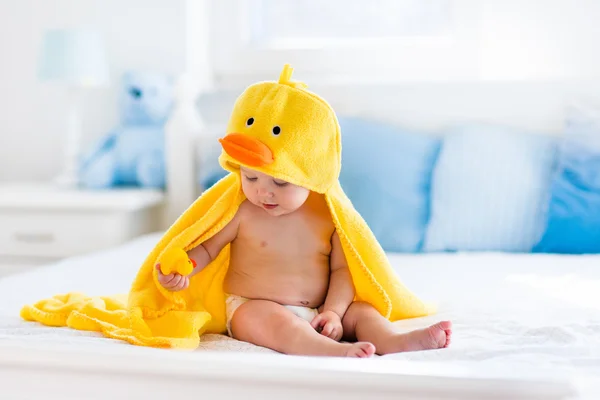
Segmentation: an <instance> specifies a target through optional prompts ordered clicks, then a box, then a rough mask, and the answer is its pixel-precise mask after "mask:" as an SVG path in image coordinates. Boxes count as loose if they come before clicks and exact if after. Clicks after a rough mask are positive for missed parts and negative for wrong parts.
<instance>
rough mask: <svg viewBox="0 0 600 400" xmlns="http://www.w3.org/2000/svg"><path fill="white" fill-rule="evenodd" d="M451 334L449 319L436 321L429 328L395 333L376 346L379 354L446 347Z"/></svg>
mask: <svg viewBox="0 0 600 400" xmlns="http://www.w3.org/2000/svg"><path fill="white" fill-rule="evenodd" d="M451 336H452V323H451V322H450V321H442V322H438V323H437V324H435V325H431V326H430V327H429V328H425V329H419V330H416V331H412V332H408V333H401V334H396V335H394V336H393V338H391V339H390V340H389V341H387V342H386V343H385V345H383V346H378V350H379V351H380V352H381V354H390V353H400V352H404V351H419V350H432V349H441V348H444V347H448V345H449V344H450V338H451Z"/></svg>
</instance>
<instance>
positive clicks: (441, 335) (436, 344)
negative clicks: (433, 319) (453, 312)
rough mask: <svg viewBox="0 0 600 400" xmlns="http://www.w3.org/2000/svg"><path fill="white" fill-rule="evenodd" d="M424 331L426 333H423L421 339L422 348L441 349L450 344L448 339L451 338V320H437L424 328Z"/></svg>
mask: <svg viewBox="0 0 600 400" xmlns="http://www.w3.org/2000/svg"><path fill="white" fill-rule="evenodd" d="M424 331H425V332H427V335H425V334H423V336H424V337H423V338H422V340H421V344H422V345H423V350H428V349H441V348H446V347H448V346H449V345H450V339H451V338H452V322H450V321H442V322H438V323H437V324H435V325H431V326H430V327H429V328H426V329H424Z"/></svg>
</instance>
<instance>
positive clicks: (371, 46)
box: [211, 0, 479, 82]
mask: <svg viewBox="0 0 600 400" xmlns="http://www.w3.org/2000/svg"><path fill="white" fill-rule="evenodd" d="M478 3H479V2H478V0H216V1H214V2H213V3H212V7H213V9H212V16H213V17H212V18H211V22H212V30H211V32H212V39H211V47H212V52H211V55H212V59H213V69H214V72H215V75H216V78H217V80H218V81H219V80H221V81H231V80H232V79H233V80H235V79H236V78H238V79H242V80H252V79H257V78H258V79H264V77H265V75H270V76H273V74H277V73H278V72H279V71H280V69H281V67H282V65H283V64H284V63H291V64H292V65H293V66H294V68H296V69H297V70H301V71H302V76H303V77H307V76H310V79H311V81H313V82H314V81H315V80H317V81H318V80H327V81H328V82H332V81H333V82H336V81H339V82H346V81H382V82H387V81H390V80H402V81H406V80H424V79H425V80H447V79H460V78H464V77H466V76H468V75H470V74H472V73H473V71H476V67H477V62H476V61H477V51H476V49H477V35H476V33H477V21H478V18H477V15H478V14H477V13H478ZM311 75H312V76H311Z"/></svg>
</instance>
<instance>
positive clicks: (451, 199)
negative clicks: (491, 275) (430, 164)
mask: <svg viewBox="0 0 600 400" xmlns="http://www.w3.org/2000/svg"><path fill="white" fill-rule="evenodd" d="M555 143H556V140H555V139H554V138H552V137H549V136H545V135H536V134H531V133H527V132H521V131H518V130H516V129H510V128H506V127H502V126H497V125H483V124H481V125H478V124H473V125H467V126H459V127H456V128H455V129H453V130H451V132H449V133H448V135H447V136H446V137H445V138H444V142H443V144H442V149H441V151H440V155H439V158H438V162H437V165H436V168H435V170H434V173H433V180H432V188H431V191H432V193H431V195H432V199H431V219H430V223H429V227H428V229H427V234H426V238H425V244H424V250H425V251H507V252H527V251H531V249H532V247H533V245H534V244H535V243H536V242H537V241H538V240H539V238H540V236H541V234H542V231H543V229H544V221H545V210H544V207H543V205H544V204H545V203H546V202H547V200H548V196H549V191H550V189H549V187H550V181H551V173H552V169H553V165H554V160H555V153H556V151H555V148H556V144H555Z"/></svg>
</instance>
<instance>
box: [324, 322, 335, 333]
mask: <svg viewBox="0 0 600 400" xmlns="http://www.w3.org/2000/svg"><path fill="white" fill-rule="evenodd" d="M333 328H334V326H333V324H332V323H331V322H328V323H326V324H325V326H324V327H323V330H322V331H321V335H323V336H327V337H331V335H332V333H333Z"/></svg>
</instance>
